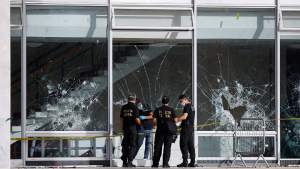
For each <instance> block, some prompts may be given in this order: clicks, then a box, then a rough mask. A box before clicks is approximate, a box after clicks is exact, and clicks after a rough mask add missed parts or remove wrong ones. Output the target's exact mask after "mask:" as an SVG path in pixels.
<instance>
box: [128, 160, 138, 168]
mask: <svg viewBox="0 0 300 169" xmlns="http://www.w3.org/2000/svg"><path fill="white" fill-rule="evenodd" d="M127 167H128V168H134V167H136V166H135V165H133V164H132V161H128V164H127Z"/></svg>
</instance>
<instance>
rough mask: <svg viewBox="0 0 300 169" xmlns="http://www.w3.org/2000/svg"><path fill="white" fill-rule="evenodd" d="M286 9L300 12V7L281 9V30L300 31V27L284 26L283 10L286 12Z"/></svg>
mask: <svg viewBox="0 0 300 169" xmlns="http://www.w3.org/2000/svg"><path fill="white" fill-rule="evenodd" d="M285 11H289V12H300V8H289V9H280V11H279V30H280V31H300V27H299V28H291V27H284V26H283V17H282V12H285Z"/></svg>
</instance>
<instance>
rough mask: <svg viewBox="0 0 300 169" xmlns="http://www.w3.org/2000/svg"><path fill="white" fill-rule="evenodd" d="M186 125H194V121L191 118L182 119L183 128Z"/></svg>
mask: <svg viewBox="0 0 300 169" xmlns="http://www.w3.org/2000/svg"><path fill="white" fill-rule="evenodd" d="M185 126H194V122H190V121H189V120H182V122H181V126H180V127H181V128H182V127H185Z"/></svg>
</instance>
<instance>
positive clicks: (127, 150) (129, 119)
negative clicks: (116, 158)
mask: <svg viewBox="0 0 300 169" xmlns="http://www.w3.org/2000/svg"><path fill="white" fill-rule="evenodd" d="M120 117H121V118H123V131H124V138H123V141H122V153H123V154H122V157H121V159H122V161H124V162H127V159H128V161H132V160H133V158H134V153H135V149H136V146H137V145H136V143H137V135H138V134H137V127H138V124H137V123H136V121H135V119H136V118H139V109H138V108H137V107H136V105H135V104H134V103H131V102H128V104H126V105H124V106H123V107H122V109H121V114H120Z"/></svg>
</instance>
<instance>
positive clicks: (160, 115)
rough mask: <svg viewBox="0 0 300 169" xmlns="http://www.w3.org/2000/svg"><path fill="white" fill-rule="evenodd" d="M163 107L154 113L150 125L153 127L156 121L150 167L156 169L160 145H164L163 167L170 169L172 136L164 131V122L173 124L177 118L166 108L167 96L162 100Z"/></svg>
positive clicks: (173, 112) (172, 111) (171, 110)
mask: <svg viewBox="0 0 300 169" xmlns="http://www.w3.org/2000/svg"><path fill="white" fill-rule="evenodd" d="M161 102H162V104H163V106H162V107H160V108H157V109H156V110H155V111H154V114H153V119H152V124H153V126H155V122H156V121H157V130H156V133H155V142H154V156H153V165H152V167H155V168H157V167H158V163H159V159H160V156H161V150H162V145H163V144H164V156H163V167H164V168H170V166H169V160H170V154H171V145H172V138H173V135H172V134H169V133H166V132H165V130H164V122H165V121H169V122H174V123H177V117H176V114H175V111H174V109H172V108H170V107H168V105H169V103H170V99H169V97H168V96H164V97H163V98H162V101H161Z"/></svg>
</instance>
